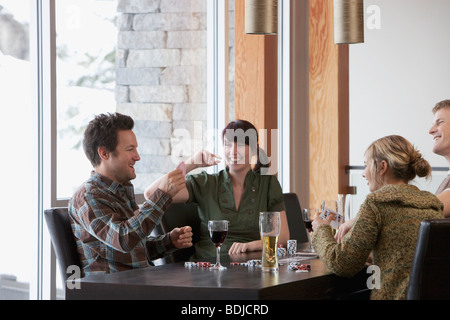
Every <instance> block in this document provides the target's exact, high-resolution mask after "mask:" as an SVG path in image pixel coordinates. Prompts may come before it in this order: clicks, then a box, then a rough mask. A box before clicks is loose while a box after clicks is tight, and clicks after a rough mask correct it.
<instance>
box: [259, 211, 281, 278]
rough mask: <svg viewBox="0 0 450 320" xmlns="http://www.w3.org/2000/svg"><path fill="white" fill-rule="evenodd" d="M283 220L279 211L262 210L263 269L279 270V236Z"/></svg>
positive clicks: (260, 215) (260, 221) (260, 217)
mask: <svg viewBox="0 0 450 320" xmlns="http://www.w3.org/2000/svg"><path fill="white" fill-rule="evenodd" d="M280 228H281V221H280V213H279V212H260V213H259V231H260V233H261V239H262V242H263V252H262V271H265V272H271V271H278V256H277V253H278V236H279V235H280Z"/></svg>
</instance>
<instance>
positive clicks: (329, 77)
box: [309, 0, 349, 207]
mask: <svg viewBox="0 0 450 320" xmlns="http://www.w3.org/2000/svg"><path fill="white" fill-rule="evenodd" d="M333 20H334V16H333V1H330V0H309V57H310V65H309V152H310V153H309V165H310V172H309V186H310V206H314V207H320V205H321V203H322V201H323V200H336V199H337V194H338V193H346V192H347V186H348V175H347V174H346V172H345V166H346V165H347V164H348V161H349V147H348V144H349V143H348V141H349V130H348V124H349V123H348V105H349V85H348V83H349V82H348V59H349V56H348V45H335V44H334V27H333V24H334V21H333Z"/></svg>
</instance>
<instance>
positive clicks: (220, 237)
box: [208, 220, 228, 270]
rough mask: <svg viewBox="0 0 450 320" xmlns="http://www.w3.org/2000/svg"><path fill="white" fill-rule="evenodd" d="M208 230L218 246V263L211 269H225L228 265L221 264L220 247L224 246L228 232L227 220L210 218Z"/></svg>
mask: <svg viewBox="0 0 450 320" xmlns="http://www.w3.org/2000/svg"><path fill="white" fill-rule="evenodd" d="M208 230H209V236H210V237H211V241H212V242H213V243H214V245H215V246H216V250H217V252H216V265H215V266H214V267H211V268H210V270H225V269H226V267H224V266H222V265H221V264H220V247H221V246H222V244H223V242H224V241H225V238H226V237H227V233H228V221H227V220H210V221H208Z"/></svg>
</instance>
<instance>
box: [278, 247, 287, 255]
mask: <svg viewBox="0 0 450 320" xmlns="http://www.w3.org/2000/svg"><path fill="white" fill-rule="evenodd" d="M286 253H287V251H286V248H283V247H281V248H278V256H279V257H284V256H285V255H286Z"/></svg>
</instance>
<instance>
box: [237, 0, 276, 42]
mask: <svg viewBox="0 0 450 320" xmlns="http://www.w3.org/2000/svg"><path fill="white" fill-rule="evenodd" d="M277 32H278V0H245V33H247V34H277Z"/></svg>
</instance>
